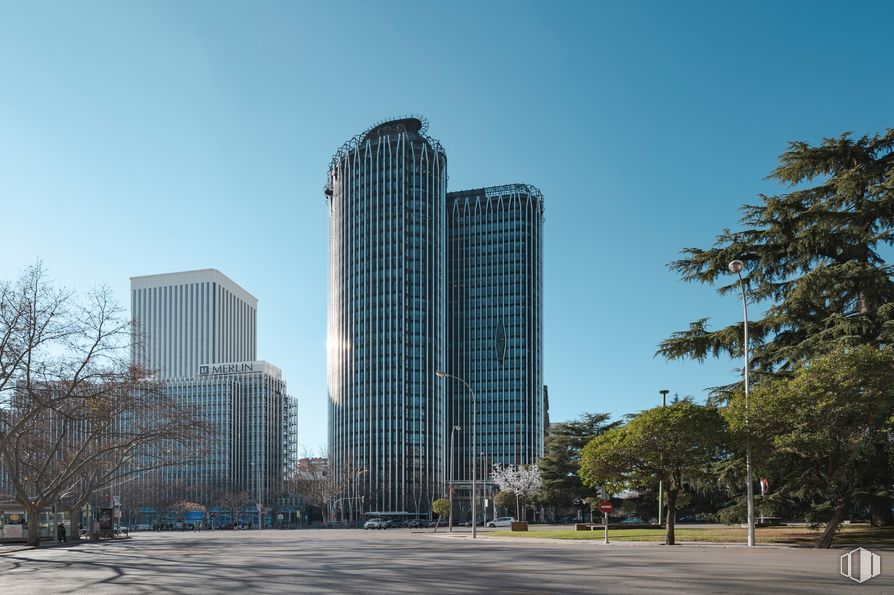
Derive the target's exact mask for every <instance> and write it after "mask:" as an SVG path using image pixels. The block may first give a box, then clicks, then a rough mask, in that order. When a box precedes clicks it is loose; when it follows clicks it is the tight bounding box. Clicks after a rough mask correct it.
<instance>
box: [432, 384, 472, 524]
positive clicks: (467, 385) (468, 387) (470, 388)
mask: <svg viewBox="0 0 894 595" xmlns="http://www.w3.org/2000/svg"><path fill="white" fill-rule="evenodd" d="M435 376H437V377H438V378H453V379H454V380H459V381H460V382H462V383H463V385H464V386H465V387H466V388H467V389H469V394H470V395H471V396H472V539H475V538H476V537H478V522H477V521H478V502H477V501H476V497H477V493H478V490H477V489H476V485H475V478H476V476H477V475H478V468H477V464H476V463H477V461H478V457H476V456H475V452H476V451H477V450H478V448H477V443H476V437H477V436H476V435H477V431H478V415H477V413H476V410H475V391H473V390H472V387H471V386H469V383H468V382H466V381H465V380H463V379H462V378H460V377H459V376H454V375H453V374H448V373H447V372H444V371H441V370H438V371H437V372H435Z"/></svg>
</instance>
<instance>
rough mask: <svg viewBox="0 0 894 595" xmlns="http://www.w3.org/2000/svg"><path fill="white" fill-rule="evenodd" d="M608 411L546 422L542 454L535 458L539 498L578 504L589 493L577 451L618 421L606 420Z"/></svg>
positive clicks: (547, 500)
mask: <svg viewBox="0 0 894 595" xmlns="http://www.w3.org/2000/svg"><path fill="white" fill-rule="evenodd" d="M608 418H609V414H608V413H585V414H583V415H582V416H581V417H579V418H578V419H576V420H573V421H567V422H560V423H555V424H552V425H551V426H550V429H549V436H547V438H546V444H545V445H544V446H545V448H544V451H545V453H544V456H543V458H542V459H540V461H539V462H538V466H539V467H540V477H541V479H542V480H543V486H542V487H541V490H540V493H541V497H542V498H543V500H544V501H545V502H546V503H548V504H550V505H552V506H561V507H566V508H570V507H572V506H575V505H576V504H578V505H582V502H583V499H584V498H585V497H586V496H587V495H590V494H592V490H590V489H588V488H585V487H584V485H583V484H582V483H581V480H580V477H579V476H578V467H579V465H580V451H581V450H582V449H583V448H584V446H586V444H587V443H588V442H589V441H590V440H592V439H593V438H595V437H596V436H599V435H601V434H603V433H605V432H606V431H608V430H610V429H611V428H614V427H616V426H617V425H618V422H614V423H608Z"/></svg>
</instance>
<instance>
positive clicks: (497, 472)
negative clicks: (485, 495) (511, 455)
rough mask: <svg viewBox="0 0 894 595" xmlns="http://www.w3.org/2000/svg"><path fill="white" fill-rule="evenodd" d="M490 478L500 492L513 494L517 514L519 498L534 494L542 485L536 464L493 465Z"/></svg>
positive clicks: (519, 511)
mask: <svg viewBox="0 0 894 595" xmlns="http://www.w3.org/2000/svg"><path fill="white" fill-rule="evenodd" d="M490 478H491V480H492V481H493V482H494V483H495V484H497V487H498V488H500V491H501V492H509V493H511V494H515V510H516V511H517V512H518V514H519V516H521V499H522V498H523V497H526V496H531V495H533V494H535V493H536V492H537V490H539V489H540V486H541V485H543V480H542V479H541V478H540V467H538V466H537V465H518V466H516V465H494V467H493V470H492V471H491V473H490ZM519 520H521V519H519Z"/></svg>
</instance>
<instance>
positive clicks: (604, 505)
mask: <svg viewBox="0 0 894 595" xmlns="http://www.w3.org/2000/svg"><path fill="white" fill-rule="evenodd" d="M599 511H600V512H606V513H608V512H611V511H612V503H611V502H609V501H608V500H603V501H602V502H600V503H599Z"/></svg>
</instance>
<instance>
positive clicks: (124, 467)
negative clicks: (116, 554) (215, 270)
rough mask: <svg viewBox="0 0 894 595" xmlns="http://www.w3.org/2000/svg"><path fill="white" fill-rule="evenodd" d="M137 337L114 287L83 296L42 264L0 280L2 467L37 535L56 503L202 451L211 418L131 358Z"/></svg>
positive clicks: (74, 500)
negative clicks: (55, 282)
mask: <svg viewBox="0 0 894 595" xmlns="http://www.w3.org/2000/svg"><path fill="white" fill-rule="evenodd" d="M131 343H132V332H131V325H130V321H129V319H128V317H127V316H126V315H125V313H124V312H123V311H122V310H121V309H120V308H119V307H118V306H116V305H115V304H114V302H113V300H112V298H111V293H110V291H109V290H108V289H103V290H97V291H94V292H92V293H90V294H89V295H88V296H86V298H85V299H78V298H76V296H74V295H73V294H72V293H70V292H66V291H62V290H59V289H56V288H54V287H52V285H51V284H50V283H49V282H48V280H47V278H46V274H45V272H44V270H43V268H42V267H41V266H40V265H39V264H38V265H36V266H33V267H30V268H29V269H27V270H26V271H25V272H24V274H22V276H21V277H20V278H19V279H18V281H16V282H12V283H10V282H0V468H2V471H4V472H5V474H4V475H5V479H6V480H7V481H8V484H9V486H8V488H9V491H11V492H13V493H14V494H15V498H16V500H17V501H18V502H19V503H20V504H21V505H22V506H23V507H24V508H25V510H26V512H27V514H28V517H29V519H30V522H29V527H28V543H29V544H30V545H33V546H38V545H39V534H38V528H39V522H38V519H39V515H40V513H41V512H42V511H43V510H44V509H45V508H46V507H47V506H49V505H52V504H57V503H60V502H61V503H66V504H68V505H69V506H70V507H72V508H73V509H74V508H77V507H79V506H80V505H81V504H83V503H84V502H85V501H86V500H87V498H88V497H89V495H90V494H91V493H93V492H95V491H97V490H100V489H103V488H105V487H109V486H114V485H117V484H118V483H120V482H123V481H126V480H127V479H129V478H131V477H134V476H136V475H139V474H142V473H145V472H146V471H147V470H150V469H156V468H159V467H162V466H166V465H172V464H176V463H182V462H183V461H184V460H188V459H189V458H190V457H196V456H200V455H201V452H200V450H201V448H200V446H199V445H200V444H201V439H202V438H203V437H204V436H205V435H206V434H207V431H208V428H207V427H206V426H205V425H204V424H203V423H201V422H200V421H199V420H198V419H197V418H196V416H195V415H194V414H193V412H192V411H191V410H189V409H186V408H184V407H182V406H180V405H179V404H178V403H177V402H176V400H175V399H173V398H169V397H168V396H166V395H165V393H164V391H163V390H162V388H163V387H162V386H161V385H160V384H159V383H158V382H155V381H154V380H153V379H152V376H151V374H150V373H149V372H148V371H146V370H143V369H141V368H139V367H136V366H134V365H132V364H131V357H130V355H131Z"/></svg>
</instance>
